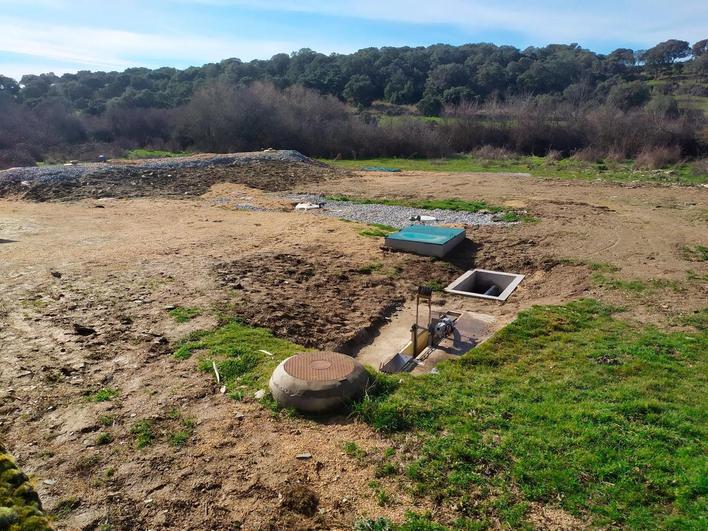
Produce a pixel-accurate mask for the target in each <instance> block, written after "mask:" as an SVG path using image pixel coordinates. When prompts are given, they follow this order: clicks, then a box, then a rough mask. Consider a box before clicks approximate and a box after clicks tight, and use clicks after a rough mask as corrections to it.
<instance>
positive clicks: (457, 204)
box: [325, 194, 537, 236]
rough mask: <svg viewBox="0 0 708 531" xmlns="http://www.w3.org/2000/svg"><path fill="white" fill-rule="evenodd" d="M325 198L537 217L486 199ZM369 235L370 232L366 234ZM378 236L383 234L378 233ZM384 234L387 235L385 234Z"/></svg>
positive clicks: (511, 218) (515, 218) (507, 218)
mask: <svg viewBox="0 0 708 531" xmlns="http://www.w3.org/2000/svg"><path fill="white" fill-rule="evenodd" d="M325 199H329V200H330V201H349V202H351V203H356V204H360V205H388V206H402V207H409V208H417V209H420V210H437V209H440V210H451V211H453V212H470V213H477V212H488V213H490V214H497V216H496V217H495V219H497V220H498V221H503V222H506V223H517V222H520V221H522V222H534V221H537V219H536V218H535V217H534V216H531V215H529V214H526V213H523V212H517V211H516V210H513V209H509V208H504V207H500V206H497V205H491V204H489V203H487V202H486V201H482V200H476V201H466V200H463V199H457V198H454V199H389V198H381V199H370V198H362V197H352V196H348V195H341V194H340V195H329V196H326V197H325ZM371 226H373V227H378V228H381V229H382V230H388V231H389V232H395V231H397V230H398V229H395V228H393V227H389V226H387V225H378V224H373V225H371ZM365 236H368V234H365ZM377 236H381V235H380V234H377ZM382 236H387V234H383V235H382Z"/></svg>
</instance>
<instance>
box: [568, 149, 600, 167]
mask: <svg viewBox="0 0 708 531" xmlns="http://www.w3.org/2000/svg"><path fill="white" fill-rule="evenodd" d="M605 156H606V153H605V152H604V151H602V150H600V149H598V148H595V147H586V148H583V149H579V150H577V151H575V152H574V153H573V158H574V159H575V160H579V161H582V162H591V163H595V162H601V161H602V160H604V159H605Z"/></svg>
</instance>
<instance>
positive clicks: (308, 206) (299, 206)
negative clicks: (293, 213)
mask: <svg viewBox="0 0 708 531" xmlns="http://www.w3.org/2000/svg"><path fill="white" fill-rule="evenodd" d="M323 206H324V203H298V204H297V205H295V210H315V209H318V208H322V207H323Z"/></svg>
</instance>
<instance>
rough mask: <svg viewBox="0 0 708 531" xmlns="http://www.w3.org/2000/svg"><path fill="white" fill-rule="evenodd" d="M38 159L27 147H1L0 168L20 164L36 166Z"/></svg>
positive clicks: (13, 166)
mask: <svg viewBox="0 0 708 531" xmlns="http://www.w3.org/2000/svg"><path fill="white" fill-rule="evenodd" d="M36 161H37V159H36V158H35V157H34V156H33V155H32V154H31V153H30V152H29V151H28V150H26V149H19V148H17V147H14V148H10V149H0V170H4V169H6V168H15V167H19V166H34V165H35V164H36Z"/></svg>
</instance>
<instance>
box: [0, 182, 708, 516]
mask: <svg viewBox="0 0 708 531" xmlns="http://www.w3.org/2000/svg"><path fill="white" fill-rule="evenodd" d="M450 187H453V189H454V194H453V193H450V192H448V191H447V190H450ZM362 190H366V191H367V194H371V195H378V196H384V195H385V196H408V195H410V194H411V191H412V190H415V193H416V195H417V196H418V197H450V196H451V195H454V196H456V197H460V198H469V199H473V198H483V199H486V200H488V201H490V202H493V203H497V204H499V203H506V204H510V205H513V206H515V207H518V208H527V209H528V210H529V211H530V212H531V213H533V214H534V215H536V216H538V217H539V219H540V221H539V222H538V223H525V224H520V225H517V226H512V227H484V228H479V229H470V230H469V232H468V235H469V237H470V238H471V241H470V242H467V243H465V244H464V245H462V246H461V247H460V248H459V249H458V251H456V252H455V254H453V255H452V256H450V258H449V259H448V260H446V261H433V260H430V259H428V258H422V257H415V256H411V255H405V254H400V253H391V252H385V251H383V250H382V249H381V248H380V245H381V242H380V241H379V240H376V239H372V238H366V237H362V236H360V235H359V234H358V233H357V229H358V228H359V227H358V226H357V225H356V224H352V223H344V222H341V221H338V220H336V219H330V218H325V217H320V216H315V215H312V214H307V213H295V212H290V211H276V212H273V211H269V212H247V211H240V210H235V209H233V208H232V205H233V203H235V202H238V201H240V200H241V199H239V198H243V197H244V196H248V197H249V200H248V201H249V202H252V203H255V204H261V203H259V202H262V204H263V206H268V207H269V208H281V207H282V208H283V209H286V208H287V203H282V202H281V201H280V200H279V199H277V198H274V197H273V196H270V195H268V194H264V193H262V192H260V191H258V190H252V189H245V188H244V187H242V186H239V185H233V184H232V185H216V186H215V187H213V188H212V189H211V190H210V191H209V192H208V193H207V194H206V195H205V196H203V197H196V198H190V199H183V200H177V199H169V198H164V197H153V198H133V199H117V200H109V201H97V200H95V199H84V200H81V201H69V202H64V203H33V202H25V201H8V200H4V201H0V344H1V345H2V349H0V428H1V429H0V434H1V436H0V437H1V438H2V440H3V442H4V444H5V445H6V446H7V447H8V449H9V450H10V451H11V452H12V453H13V454H14V455H15V457H16V458H17V459H18V461H19V462H20V464H21V465H22V467H23V469H24V470H25V471H26V472H28V473H29V474H31V475H32V476H33V477H34V478H35V481H36V483H37V488H38V491H39V494H40V496H41V498H42V500H43V502H44V505H45V508H47V509H48V510H55V511H57V514H58V517H57V518H58V519H57V522H56V524H57V527H59V528H64V529H96V528H98V527H99V526H100V525H102V524H110V525H111V526H112V529H175V528H179V529H188V528H189V529H237V528H243V529H298V528H301V529H348V528H351V525H352V522H353V521H355V520H356V519H357V518H359V517H361V516H363V515H370V516H378V515H384V516H388V517H391V518H394V519H396V520H400V519H401V518H402V516H403V513H404V511H405V510H407V509H410V508H419V509H428V510H431V511H433V513H434V514H437V515H440V517H441V518H443V519H446V518H451V519H454V516H455V515H454V511H453V509H452V508H450V507H444V506H443V507H438V506H434V505H432V503H431V502H429V501H426V500H419V499H413V497H412V496H411V495H410V494H408V491H407V490H406V486H405V484H404V483H400V484H399V483H398V481H401V480H397V479H391V480H389V479H384V480H382V483H384V484H385V485H386V486H387V488H388V490H389V491H390V492H394V493H395V496H396V499H397V502H396V503H395V504H393V505H392V506H390V507H379V506H378V505H377V503H376V500H375V499H374V496H373V492H372V490H371V489H370V488H369V487H368V482H369V481H370V480H371V479H372V477H373V468H374V466H375V465H376V462H377V460H378V459H381V456H382V454H383V451H384V449H385V448H386V447H388V446H391V445H394V446H396V447H397V448H398V450H399V451H398V455H401V456H402V457H403V458H404V459H408V458H412V457H413V456H414V449H413V448H412V447H411V445H410V444H409V441H407V439H405V438H402V439H395V440H386V439H384V438H382V437H380V436H378V435H377V434H376V433H374V432H373V431H372V430H370V429H369V428H368V427H366V426H364V425H362V424H360V423H358V422H357V421H355V420H353V419H349V418H343V417H336V418H331V419H329V420H327V421H321V422H316V421H312V420H302V419H290V418H287V417H285V416H276V415H273V414H271V413H269V412H267V411H265V410H263V409H262V408H261V407H260V406H259V405H258V404H257V403H256V402H255V401H253V400H247V401H245V402H235V401H232V400H230V399H228V398H226V397H224V396H223V395H221V394H219V392H218V389H217V388H216V387H215V386H214V384H213V382H212V381H211V380H210V378H209V377H208V376H205V375H204V374H203V373H200V372H198V371H197V370H196V369H195V367H194V363H190V362H179V361H177V360H174V359H173V358H172V357H171V356H170V355H169V354H170V352H171V350H172V349H171V344H172V343H174V342H175V341H177V340H178V339H179V338H181V337H183V336H185V335H186V334H187V333H189V332H190V331H193V330H195V329H200V328H209V327H212V326H214V325H215V324H216V318H215V317H214V315H213V314H212V313H210V312H205V314H204V315H202V316H200V317H198V318H196V319H194V320H192V321H190V322H188V323H185V324H177V323H175V321H174V320H173V319H172V318H171V317H170V316H169V315H168V312H167V308H168V307H171V306H172V305H182V306H198V307H201V308H207V309H208V308H221V309H224V308H228V309H229V311H232V312H234V313H239V314H241V315H244V316H245V317H246V318H247V320H249V321H250V322H253V323H255V324H261V325H265V326H268V327H270V328H272V329H273V330H274V331H276V332H277V333H278V334H280V335H283V336H285V337H288V338H290V339H292V340H295V341H300V342H302V343H305V344H308V345H309V346H314V347H322V348H338V349H339V350H342V351H346V352H355V351H356V350H358V348H359V347H360V346H361V345H362V344H364V343H366V342H367V341H369V340H371V339H372V337H373V336H375V335H376V329H377V327H378V326H379V325H380V324H382V323H383V322H385V321H386V318H388V317H390V315H391V314H392V312H393V311H394V310H395V309H396V308H397V307H401V305H403V304H404V303H405V302H406V301H408V302H410V300H411V297H412V293H413V289H414V287H415V285H416V284H418V283H421V282H425V281H427V280H430V279H436V280H438V281H440V282H442V283H443V284H445V283H447V282H449V281H450V280H452V279H453V278H455V277H456V276H457V275H459V274H461V273H462V272H463V271H464V270H466V269H468V268H470V267H472V266H479V267H485V268H498V269H502V270H505V271H511V272H518V273H524V274H526V275H527V278H526V279H525V281H524V282H523V283H522V285H521V286H520V287H519V289H518V290H517V292H516V293H515V294H514V295H513V296H512V297H511V298H510V300H509V301H508V303H507V304H505V305H498V304H497V303H493V302H484V301H477V300H469V299H467V300H457V299H451V298H449V297H441V300H440V301H439V302H440V304H441V305H443V306H448V307H449V306H455V307H457V308H461V309H467V310H469V311H478V312H481V313H485V314H489V315H493V316H494V317H496V318H497V320H498V322H499V323H500V324H503V323H504V322H508V321H509V320H511V319H513V317H514V315H516V313H517V312H518V311H519V310H520V309H522V308H525V307H528V306H530V305H532V304H539V303H543V304H545V303H560V302H564V301H567V300H570V299H573V298H578V297H582V296H597V297H601V298H603V299H605V300H609V301H611V302H617V303H618V304H623V305H624V306H626V307H627V308H628V311H627V312H626V315H627V317H628V318H632V319H637V320H640V321H646V322H652V323H655V324H658V325H660V326H673V324H674V321H673V319H674V318H675V317H676V315H678V314H680V313H685V312H690V311H693V310H695V309H698V308H701V307H704V306H705V305H706V303H707V302H708V293H707V290H706V283H705V282H702V281H700V280H692V281H689V280H687V273H688V272H689V271H690V272H693V273H694V275H705V274H706V273H708V266H707V265H706V263H704V262H691V261H689V260H687V259H686V257H685V256H684V255H683V254H682V252H681V248H682V246H683V245H687V244H690V245H695V244H703V245H706V244H707V242H706V236H705V235H706V225H707V224H708V222H707V219H708V214H707V213H708V201H707V198H708V191H705V190H702V189H698V188H679V187H676V188H659V187H653V186H647V187H636V188H628V187H620V186H613V185H607V184H602V183H575V182H572V183H568V182H561V183H558V182H546V181H543V182H540V181H537V180H534V179H531V178H523V177H518V176H513V177H512V176H504V175H485V174H453V175H446V174H422V173H403V174H384V175H376V174H361V175H353V176H351V177H346V176H345V177H343V178H340V179H329V180H327V181H325V182H322V183H318V184H306V185H305V184H300V185H299V187H297V188H296V191H317V192H327V193H349V194H361V191H362ZM223 198H227V199H225V200H222V199H223ZM97 206H98V207H101V208H97ZM567 259H572V260H567ZM580 261H593V262H608V263H612V264H614V265H616V266H618V267H621V270H620V271H619V272H618V273H616V275H617V276H618V278H627V279H629V278H640V279H652V278H661V279H669V280H675V281H680V282H682V283H685V284H686V286H687V287H688V288H690V290H691V291H690V292H687V291H683V292H681V291H676V290H674V289H660V290H656V291H654V292H652V294H651V296H650V297H649V296H646V295H640V296H638V295H633V294H627V293H625V292H623V291H622V290H607V289H601V288H599V287H597V286H595V285H594V284H593V283H592V282H591V280H590V276H591V273H592V272H591V270H590V269H589V268H588V267H587V266H586V265H583V264H582V263H580ZM372 263H380V264H381V267H379V268H378V269H377V270H375V271H373V272H371V273H366V272H364V271H366V270H367V266H368V265H370V264H372ZM682 285H683V284H682ZM75 325H82V326H86V327H91V328H93V329H94V330H95V333H93V334H90V335H81V334H79V333H77V329H76V327H75ZM102 387H113V388H115V389H118V390H119V395H118V397H117V398H116V399H114V400H112V401H109V402H102V403H96V402H91V401H89V400H87V398H86V397H87V395H88V394H90V393H92V392H95V391H96V390H97V389H99V388H102ZM175 412H178V413H179V415H180V416H182V417H183V418H191V419H194V421H195V424H196V427H195V432H194V435H193V437H192V439H191V440H190V441H189V443H188V444H187V445H186V446H185V447H184V448H182V449H176V448H174V447H173V446H171V445H170V444H169V442H168V439H169V434H170V433H173V432H174V431H175V430H177V429H179V424H180V420H179V418H177V417H178V415H176V414H175ZM106 416H110V418H111V423H112V425H111V426H110V427H108V428H105V427H103V426H101V418H102V417H104V421H105V417H106ZM143 418H147V419H150V420H152V421H153V422H154V424H155V426H156V427H157V438H156V441H155V443H154V444H153V445H151V446H148V447H147V448H144V449H137V448H136V447H135V444H134V442H133V439H134V437H133V435H131V433H130V430H131V427H132V426H133V424H134V423H135V422H136V421H137V420H139V419H143ZM100 431H110V432H111V434H112V435H113V437H114V441H113V442H112V443H110V444H107V445H96V437H97V434H98V433H99V432H100ZM347 441H356V442H357V444H358V445H359V446H361V447H362V448H365V449H367V450H368V451H369V454H370V455H369V458H367V459H366V460H364V461H362V462H360V461H357V460H356V459H353V458H350V457H348V456H345V455H344V454H343V451H342V447H343V445H344V443H345V442H347ZM302 452H310V453H311V454H312V458H311V459H307V460H299V459H297V458H296V455H297V454H300V453H302ZM313 494H314V495H315V496H316V497H317V498H318V503H317V507H316V510H315V511H314V514H311V510H310V509H311V508H312V506H313V504H312V503H296V502H297V501H298V500H299V499H301V498H306V499H307V500H309V501H312V500H311V499H310V497H311V495H313ZM293 499H295V502H293ZM303 513H304V514H303ZM534 514H536V515H537V517H534V519H533V521H534V522H535V523H536V525H538V526H539V527H544V528H564V527H565V528H572V527H574V526H575V525H576V524H578V523H577V522H576V521H574V520H572V519H570V518H569V517H568V515H565V514H563V513H562V511H558V510H557V509H555V508H553V507H539V508H536V509H535V510H534ZM539 515H541V516H539Z"/></svg>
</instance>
